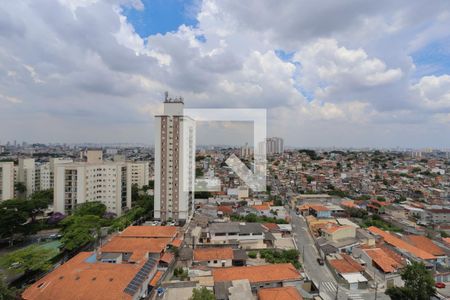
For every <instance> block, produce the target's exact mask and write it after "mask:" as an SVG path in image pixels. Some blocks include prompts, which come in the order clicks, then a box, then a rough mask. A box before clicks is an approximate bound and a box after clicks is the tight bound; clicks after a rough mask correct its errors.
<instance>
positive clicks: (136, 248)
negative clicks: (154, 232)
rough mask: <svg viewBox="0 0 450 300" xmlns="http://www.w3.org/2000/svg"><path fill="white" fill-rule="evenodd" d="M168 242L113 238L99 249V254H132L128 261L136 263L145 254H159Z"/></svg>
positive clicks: (164, 239)
mask: <svg viewBox="0 0 450 300" xmlns="http://www.w3.org/2000/svg"><path fill="white" fill-rule="evenodd" d="M169 242H170V239H168V238H160V239H156V238H148V239H142V238H123V237H121V236H115V237H113V238H112V239H111V241H109V242H108V243H107V244H105V245H104V246H103V247H102V248H101V249H100V252H102V253H105V252H108V253H109V252H112V253H133V254H132V256H131V258H130V259H132V261H137V260H139V259H140V258H141V257H143V256H145V255H146V254H147V253H161V252H162V251H163V250H164V249H165V248H166V246H167V244H168V243H169Z"/></svg>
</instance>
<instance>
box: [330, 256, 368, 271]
mask: <svg viewBox="0 0 450 300" xmlns="http://www.w3.org/2000/svg"><path fill="white" fill-rule="evenodd" d="M341 256H342V259H333V260H329V263H330V265H331V266H332V267H333V268H334V269H335V270H336V271H337V272H338V273H341V274H345V273H357V272H362V271H363V270H364V268H363V267H362V266H361V265H360V264H358V263H357V262H356V261H355V260H354V259H353V258H351V257H350V256H349V255H345V256H344V254H341Z"/></svg>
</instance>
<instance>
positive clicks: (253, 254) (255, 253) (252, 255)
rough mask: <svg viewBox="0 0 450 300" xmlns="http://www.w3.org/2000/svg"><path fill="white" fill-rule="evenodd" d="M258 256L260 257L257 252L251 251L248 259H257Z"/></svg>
mask: <svg viewBox="0 0 450 300" xmlns="http://www.w3.org/2000/svg"><path fill="white" fill-rule="evenodd" d="M256 256H258V253H257V252H256V251H250V252H249V253H248V257H250V258H256Z"/></svg>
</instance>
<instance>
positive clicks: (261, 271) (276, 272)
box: [213, 263, 302, 283]
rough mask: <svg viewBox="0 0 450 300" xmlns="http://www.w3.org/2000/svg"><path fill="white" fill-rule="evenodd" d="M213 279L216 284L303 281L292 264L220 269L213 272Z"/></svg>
mask: <svg viewBox="0 0 450 300" xmlns="http://www.w3.org/2000/svg"><path fill="white" fill-rule="evenodd" d="M213 277H214V281H215V282H223V281H233V280H240V279H248V280H249V281H250V283H258V282H273V281H276V282H278V281H291V280H301V279H302V276H301V275H300V273H299V271H298V270H297V269H295V267H294V266H293V265H292V264H290V263H288V264H270V265H261V266H247V267H230V268H220V269H216V270H213Z"/></svg>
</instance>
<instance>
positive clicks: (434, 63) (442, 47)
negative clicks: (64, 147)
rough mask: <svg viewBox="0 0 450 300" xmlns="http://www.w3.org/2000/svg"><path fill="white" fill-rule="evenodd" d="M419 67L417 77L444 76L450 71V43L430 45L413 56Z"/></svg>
mask: <svg viewBox="0 0 450 300" xmlns="http://www.w3.org/2000/svg"><path fill="white" fill-rule="evenodd" d="M412 58H413V60H414V64H415V65H416V66H417V71H416V74H415V76H417V77H422V76H426V75H436V76H440V75H444V74H448V73H449V71H450V41H449V40H448V39H446V40H440V41H436V42H433V43H430V44H428V45H427V46H425V47H424V48H422V49H420V50H419V51H416V52H415V53H413V54H412Z"/></svg>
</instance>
